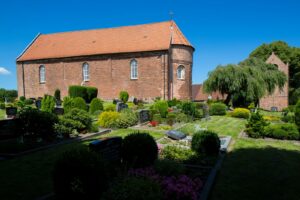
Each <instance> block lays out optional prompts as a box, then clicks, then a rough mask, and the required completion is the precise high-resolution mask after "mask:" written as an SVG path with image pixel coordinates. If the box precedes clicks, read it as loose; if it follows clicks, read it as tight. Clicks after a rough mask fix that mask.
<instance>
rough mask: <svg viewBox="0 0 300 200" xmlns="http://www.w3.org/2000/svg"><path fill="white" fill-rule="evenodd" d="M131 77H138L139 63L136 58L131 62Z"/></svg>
mask: <svg viewBox="0 0 300 200" xmlns="http://www.w3.org/2000/svg"><path fill="white" fill-rule="evenodd" d="M130 77H131V79H137V78H138V63H137V61H136V60H135V59H133V60H131V62H130Z"/></svg>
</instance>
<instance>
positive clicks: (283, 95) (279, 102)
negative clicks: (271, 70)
mask: <svg viewBox="0 0 300 200" xmlns="http://www.w3.org/2000/svg"><path fill="white" fill-rule="evenodd" d="M266 62H267V63H270V64H275V65H277V66H278V69H279V70H280V71H283V72H284V73H285V74H286V75H287V77H289V65H288V64H285V63H283V62H282V61H281V60H280V59H279V58H278V57H277V56H276V55H275V54H274V53H272V55H271V56H270V57H269V58H268V59H267V61H266ZM288 91H289V86H288V81H287V83H286V84H285V86H284V88H283V89H282V90H279V88H276V90H275V92H274V93H273V94H272V95H268V96H266V97H264V98H262V99H260V101H259V106H260V108H263V109H265V110H271V108H272V107H276V108H277V109H278V111H281V110H282V109H283V108H286V107H288V105H289V97H288V95H289V92H288Z"/></svg>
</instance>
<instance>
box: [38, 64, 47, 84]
mask: <svg viewBox="0 0 300 200" xmlns="http://www.w3.org/2000/svg"><path fill="white" fill-rule="evenodd" d="M45 71H46V70H45V66H44V65H41V66H40V68H39V74H40V83H45V82H46V73H45Z"/></svg>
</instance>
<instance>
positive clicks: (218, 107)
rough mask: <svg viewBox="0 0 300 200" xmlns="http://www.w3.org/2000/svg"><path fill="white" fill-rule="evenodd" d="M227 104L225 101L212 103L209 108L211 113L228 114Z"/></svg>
mask: <svg viewBox="0 0 300 200" xmlns="http://www.w3.org/2000/svg"><path fill="white" fill-rule="evenodd" d="M226 108H227V107H226V105H225V104H223V103H212V104H211V105H210V108H209V114H210V115H226Z"/></svg>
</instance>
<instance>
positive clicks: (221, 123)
mask: <svg viewBox="0 0 300 200" xmlns="http://www.w3.org/2000/svg"><path fill="white" fill-rule="evenodd" d="M246 122H247V121H246V120H245V119H239V118H233V117H227V116H211V119H210V120H208V121H196V122H193V123H188V124H187V125H186V126H184V127H182V128H180V129H179V130H181V131H183V132H184V133H187V134H189V135H192V134H193V133H194V132H195V131H196V130H195V127H196V126H195V125H199V126H200V127H201V128H207V129H208V130H211V131H214V132H216V133H218V134H219V135H222V136H223V135H230V136H232V137H234V138H236V137H237V136H238V134H239V133H240V132H241V131H242V130H243V129H244V128H245V124H246Z"/></svg>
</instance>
